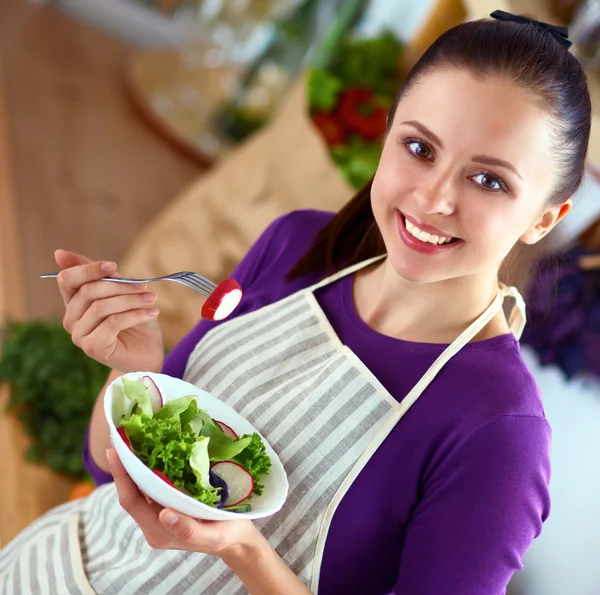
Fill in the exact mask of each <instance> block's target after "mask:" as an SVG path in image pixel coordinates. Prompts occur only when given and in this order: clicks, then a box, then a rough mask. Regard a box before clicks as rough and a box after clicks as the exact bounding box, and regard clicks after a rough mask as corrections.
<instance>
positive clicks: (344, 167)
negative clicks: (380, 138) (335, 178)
mask: <svg viewBox="0 0 600 595" xmlns="http://www.w3.org/2000/svg"><path fill="white" fill-rule="evenodd" d="M331 156H332V157H333V160H334V161H335V163H337V165H338V166H339V168H340V170H341V172H342V175H343V176H344V177H345V178H346V180H347V181H348V183H349V184H350V185H352V186H353V187H354V188H362V187H363V186H364V185H365V184H366V183H367V182H368V181H369V180H370V179H371V178H372V177H373V175H374V174H375V171H376V170H377V166H378V164H379V158H380V157H381V143H380V142H366V141H364V140H362V139H360V138H358V137H356V136H354V137H352V138H351V140H350V143H349V144H348V145H343V146H340V147H335V148H333V149H332V151H331Z"/></svg>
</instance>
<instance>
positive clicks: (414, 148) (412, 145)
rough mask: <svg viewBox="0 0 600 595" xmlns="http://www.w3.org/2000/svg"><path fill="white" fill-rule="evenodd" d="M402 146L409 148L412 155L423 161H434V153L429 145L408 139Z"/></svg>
mask: <svg viewBox="0 0 600 595" xmlns="http://www.w3.org/2000/svg"><path fill="white" fill-rule="evenodd" d="M402 144H403V145H404V146H405V147H406V148H407V150H408V152H409V153H410V154H411V155H413V156H415V157H421V158H422V159H429V160H433V151H432V150H431V147H430V146H429V145H428V144H427V143H425V142H423V141H421V140H417V139H415V138H407V139H406V140H405V141H404V142H403V143H402Z"/></svg>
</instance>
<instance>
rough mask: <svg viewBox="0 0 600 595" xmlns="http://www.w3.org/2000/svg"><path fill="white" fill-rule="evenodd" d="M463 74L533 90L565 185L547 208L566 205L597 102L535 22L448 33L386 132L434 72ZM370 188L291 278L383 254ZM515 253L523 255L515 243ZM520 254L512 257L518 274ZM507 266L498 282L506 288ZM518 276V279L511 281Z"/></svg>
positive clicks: (410, 79)
mask: <svg viewBox="0 0 600 595" xmlns="http://www.w3.org/2000/svg"><path fill="white" fill-rule="evenodd" d="M443 67H451V68H459V69H463V70H465V71H468V72H469V73H471V74H473V75H475V76H482V77H485V76H503V77H509V78H510V79H511V80H512V81H514V82H515V84H517V85H519V86H520V87H522V88H524V89H526V90H528V91H530V92H531V94H532V96H533V98H534V100H535V101H537V102H538V104H539V105H540V107H541V108H542V109H543V110H544V111H545V112H546V114H547V115H548V119H549V123H550V125H551V126H552V131H553V141H554V146H553V148H552V149H553V151H552V152H553V155H554V156H555V160H556V161H555V162H556V167H557V172H558V179H559V183H558V185H557V187H556V188H555V189H554V190H553V192H552V194H551V196H550V197H548V204H549V205H557V204H562V203H563V202H565V201H566V200H567V199H568V198H569V197H570V196H572V195H573V194H574V193H575V191H576V190H577V188H578V187H579V185H580V184H581V181H582V177H583V172H584V166H585V158H586V153H587V146H588V142H589V135H590V126H591V102H590V96H589V91H588V87H587V79H586V76H585V73H584V71H583V69H582V67H581V65H580V64H579V62H578V61H577V59H576V58H575V57H574V56H573V55H572V54H571V53H570V52H569V51H568V50H567V48H565V47H564V46H562V45H561V44H560V43H559V42H558V41H557V40H556V39H555V38H554V36H553V35H552V34H551V33H549V32H547V31H545V30H543V29H541V28H540V27H538V26H536V25H534V24H531V23H518V22H514V21H509V22H500V21H495V20H488V19H484V20H478V21H471V22H467V23H462V24H460V25H458V26H456V27H453V28H452V29H450V30H448V31H447V32H446V33H444V34H442V35H441V36H440V37H439V38H438V39H437V40H436V41H435V42H434V43H433V44H432V45H431V46H430V47H429V49H428V50H427V51H426V52H425V54H423V56H422V57H421V59H420V60H419V61H418V62H417V63H416V64H415V66H414V67H413V68H412V70H411V71H410V72H409V73H408V75H407V76H406V78H405V79H404V81H403V82H402V85H401V87H400V89H399V91H398V94H397V96H396V99H395V100H394V103H393V105H392V108H391V109H390V112H389V115H388V131H389V129H390V127H391V125H392V122H393V119H394V115H395V113H396V107H397V105H398V102H399V101H400V100H401V99H402V98H403V97H404V96H405V95H406V94H407V93H408V92H409V91H410V90H411V89H412V88H413V86H414V85H415V84H416V83H418V81H419V80H420V79H421V77H423V76H425V75H426V74H428V73H429V72H432V71H433V70H434V69H437V68H443ZM371 184H372V180H371V182H369V183H368V184H367V185H366V186H365V187H364V188H362V189H361V190H360V191H359V192H358V193H357V194H356V195H355V196H354V198H352V199H351V200H350V202H348V203H347V204H346V205H345V206H344V207H343V208H342V209H341V210H340V211H339V212H338V213H337V214H336V216H335V217H334V218H333V220H332V221H331V222H330V223H329V224H328V225H326V226H325V227H324V228H323V229H322V230H321V231H320V232H319V233H318V234H317V235H316V237H315V240H314V242H313V245H312V246H311V248H310V249H309V250H308V251H307V252H306V254H304V256H303V257H302V258H301V259H300V260H299V261H298V262H297V263H296V264H295V265H294V267H292V269H291V270H290V271H289V273H288V275H287V279H288V280H292V279H296V278H298V277H301V276H303V275H305V274H309V273H315V272H318V273H321V274H322V275H323V276H327V275H329V274H331V273H334V272H335V271H338V270H340V269H342V268H343V267H345V266H350V265H352V264H354V263H358V262H360V261H362V260H366V259H368V258H371V257H374V256H378V255H381V254H384V253H385V245H384V243H383V239H382V237H381V234H380V232H379V228H378V227H377V224H376V222H375V219H374V217H373V212H372V210H371ZM516 252H520V251H519V245H517V248H516ZM515 260H521V257H520V256H517V257H515V254H512V255H510V258H507V259H506V263H505V264H506V265H507V266H509V267H510V268H511V269H512V268H514V261H515ZM505 268H506V267H505V266H503V267H502V270H501V272H500V277H501V278H502V279H503V280H504V281H506V282H512V281H513V279H506V276H507V273H506V271H505ZM509 276H510V277H518V276H519V275H518V274H514V275H509Z"/></svg>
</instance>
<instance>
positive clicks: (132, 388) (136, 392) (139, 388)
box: [123, 378, 152, 417]
mask: <svg viewBox="0 0 600 595" xmlns="http://www.w3.org/2000/svg"><path fill="white" fill-rule="evenodd" d="M123 390H124V391H125V396H126V397H127V398H128V399H131V400H132V401H133V402H134V403H135V406H136V407H137V409H135V408H134V411H136V412H139V413H143V414H144V415H147V416H148V417H152V403H151V402H150V397H148V390H147V389H146V387H145V386H144V384H142V383H141V382H134V381H133V380H129V378H123Z"/></svg>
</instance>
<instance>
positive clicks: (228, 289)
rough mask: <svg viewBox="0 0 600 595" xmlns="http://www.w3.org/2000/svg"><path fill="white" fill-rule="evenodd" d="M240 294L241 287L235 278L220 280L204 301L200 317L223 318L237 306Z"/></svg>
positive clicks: (240, 297)
mask: <svg viewBox="0 0 600 595" xmlns="http://www.w3.org/2000/svg"><path fill="white" fill-rule="evenodd" d="M242 294H243V292H242V288H241V287H240V284H239V283H238V282H237V281H236V280H235V279H225V281H221V283H219V284H218V285H217V287H216V288H215V290H214V291H213V292H212V293H211V294H210V295H209V296H208V298H207V300H206V301H205V302H204V305H203V306H202V312H201V314H202V318H206V320H217V321H218V320H224V319H225V318H227V317H228V316H229V315H230V314H231V313H232V312H233V311H234V310H235V309H236V308H237V306H238V304H239V303H240V301H241V299H242Z"/></svg>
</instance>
